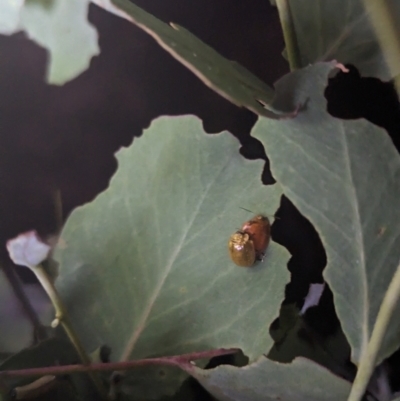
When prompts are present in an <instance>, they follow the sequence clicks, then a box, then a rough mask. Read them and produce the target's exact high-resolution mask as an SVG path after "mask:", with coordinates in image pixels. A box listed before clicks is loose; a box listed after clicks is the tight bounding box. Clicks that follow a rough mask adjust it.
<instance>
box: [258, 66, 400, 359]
mask: <svg viewBox="0 0 400 401" xmlns="http://www.w3.org/2000/svg"><path fill="white" fill-rule="evenodd" d="M333 66H334V63H320V64H318V65H315V66H312V67H308V68H305V69H303V70H300V71H298V72H296V73H293V74H290V75H288V76H286V77H284V78H283V79H282V80H281V81H279V82H278V84H277V85H276V89H277V102H283V103H286V102H287V101H288V100H289V101H290V102H293V103H294V104H299V103H300V104H304V110H302V111H301V112H300V113H299V115H298V117H296V118H295V119H292V120H285V121H282V122H279V123H277V122H274V121H272V120H269V119H265V118H260V120H259V121H258V122H257V124H256V125H255V127H254V129H253V133H252V134H253V135H254V136H255V137H256V138H258V139H260V140H261V141H262V142H263V144H264V146H265V148H266V151H267V154H268V157H269V158H270V161H271V170H272V173H273V175H274V177H275V178H276V180H277V181H278V182H279V183H280V184H281V185H282V187H283V191H284V193H285V195H286V196H287V197H288V198H289V199H290V200H291V201H292V202H293V203H294V204H295V205H296V207H297V208H298V209H299V210H300V212H301V213H302V214H304V216H306V217H307V218H308V219H309V220H310V221H311V222H312V223H313V224H314V226H315V228H316V229H317V231H318V233H319V234H320V236H321V239H322V241H323V244H324V247H325V250H326V253H327V259H328V263H327V267H326V269H325V272H324V276H325V278H326V280H327V281H328V283H329V285H330V287H331V289H332V291H333V293H334V301H335V306H336V310H337V313H338V316H339V319H340V320H341V323H342V326H343V329H344V332H345V334H346V336H347V337H348V340H349V342H350V345H351V347H352V358H353V360H354V361H355V362H358V361H359V360H360V356H361V355H362V354H363V352H365V349H366V346H367V343H368V341H369V338H370V336H371V331H372V328H373V326H374V324H375V321H376V316H377V313H378V310H379V307H380V304H381V301H382V298H383V296H384V294H385V292H386V290H387V288H388V285H389V283H390V281H391V279H392V276H393V273H394V271H395V269H396V267H397V265H398V263H399V260H400V224H399V221H400V209H399V208H398V202H399V199H400V180H399V179H400V157H399V155H398V153H397V151H396V149H395V147H394V146H393V143H392V142H391V139H390V138H389V136H388V135H387V134H386V132H385V131H384V130H382V129H380V128H378V127H376V126H374V125H372V124H370V123H368V122H367V121H365V120H361V121H343V120H340V119H336V118H333V117H331V116H330V115H329V114H328V113H327V112H326V101H325V99H324V97H323V91H324V88H325V85H326V82H327V76H328V73H329V72H330V71H331V70H332V68H333ZM399 312H400V311H396V313H395V318H394V319H393V320H392V322H391V325H390V328H389V330H388V332H387V336H386V338H385V341H384V344H383V346H382V349H381V352H380V354H379V360H382V358H384V357H385V356H387V355H389V354H390V353H391V352H393V351H394V350H395V349H396V348H398V347H399V345H400V336H399V334H398V333H399V329H400V320H399V319H398V317H397V316H398V315H397V314H398V313H399Z"/></svg>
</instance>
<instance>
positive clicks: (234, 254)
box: [228, 231, 256, 267]
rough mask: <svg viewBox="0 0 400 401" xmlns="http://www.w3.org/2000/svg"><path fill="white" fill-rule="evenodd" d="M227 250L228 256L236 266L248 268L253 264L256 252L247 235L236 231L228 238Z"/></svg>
mask: <svg viewBox="0 0 400 401" xmlns="http://www.w3.org/2000/svg"><path fill="white" fill-rule="evenodd" d="M228 248H229V255H230V257H231V259H232V260H233V262H234V263H235V264H236V265H238V266H241V267H250V266H253V264H254V263H255V261H256V251H255V248H254V243H253V241H252V240H251V239H250V236H249V234H247V233H245V232H243V231H236V232H235V233H234V234H232V235H231V237H230V238H229V242H228Z"/></svg>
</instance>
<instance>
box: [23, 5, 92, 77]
mask: <svg viewBox="0 0 400 401" xmlns="http://www.w3.org/2000/svg"><path fill="white" fill-rule="evenodd" d="M88 5H89V0H26V2H25V6H24V7H23V9H22V11H21V16H20V17H21V28H22V29H24V30H25V31H26V33H27V35H28V36H29V38H30V39H32V40H34V41H35V42H37V43H38V44H39V45H40V46H43V47H44V48H46V49H47V50H48V51H49V61H48V67H47V81H48V82H49V83H51V84H58V85H62V84H64V83H65V82H67V81H69V80H71V79H73V78H75V77H77V76H78V75H79V74H81V73H82V72H83V71H85V70H86V69H87V68H88V67H89V64H90V60H91V58H92V57H93V56H95V55H97V54H99V52H100V51H99V47H98V44H97V31H96V29H95V28H94V27H93V26H92V24H90V23H89V22H88V20H87V13H88Z"/></svg>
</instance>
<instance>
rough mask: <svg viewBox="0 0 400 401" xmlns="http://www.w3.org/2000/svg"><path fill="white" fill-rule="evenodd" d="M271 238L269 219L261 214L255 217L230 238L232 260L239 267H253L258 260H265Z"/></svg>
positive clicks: (229, 245) (229, 246)
mask: <svg viewBox="0 0 400 401" xmlns="http://www.w3.org/2000/svg"><path fill="white" fill-rule="evenodd" d="M270 238H271V225H270V222H269V220H268V218H267V217H265V216H263V215H261V214H260V215H257V216H255V217H253V218H252V219H251V220H249V221H246V222H245V223H244V224H243V226H242V228H241V229H240V230H239V231H236V232H235V233H234V234H232V235H231V237H230V238H229V242H228V248H229V254H230V257H231V259H232V260H233V262H234V263H235V264H236V265H238V266H242V267H250V266H253V264H254V263H255V262H256V261H257V260H262V259H263V258H264V253H265V250H266V249H267V247H268V244H269V241H270Z"/></svg>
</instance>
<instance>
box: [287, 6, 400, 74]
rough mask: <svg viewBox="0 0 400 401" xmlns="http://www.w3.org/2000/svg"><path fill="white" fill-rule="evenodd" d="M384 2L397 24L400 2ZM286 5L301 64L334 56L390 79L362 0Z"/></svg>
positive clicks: (398, 72) (365, 71) (363, 72)
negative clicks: (288, 9) (290, 17)
mask: <svg viewBox="0 0 400 401" xmlns="http://www.w3.org/2000/svg"><path fill="white" fill-rule="evenodd" d="M386 3H387V4H388V6H389V7H390V9H391V15H392V17H393V18H394V21H395V24H396V25H397V26H398V25H399V23H400V3H399V2H398V1H396V0H389V1H387V2H386ZM289 6H290V10H291V16H292V21H293V26H294V32H295V40H296V44H297V46H298V50H299V53H300V57H301V66H303V67H306V66H307V65H309V64H313V63H316V62H318V61H330V60H334V59H336V60H339V61H340V62H341V63H351V64H354V65H356V66H357V68H358V69H359V70H360V73H361V74H362V75H364V76H374V77H379V78H381V79H384V80H388V79H391V78H393V75H391V74H390V73H389V70H388V68H387V65H386V63H385V60H384V58H383V55H382V50H381V48H380V46H379V43H378V41H377V36H376V33H375V30H374V28H373V26H372V24H371V21H370V17H369V15H368V13H367V11H366V10H365V7H364V1H363V0H335V1H319V0H305V1H297V0H289ZM397 74H400V71H397V72H396V73H395V74H394V75H397Z"/></svg>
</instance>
